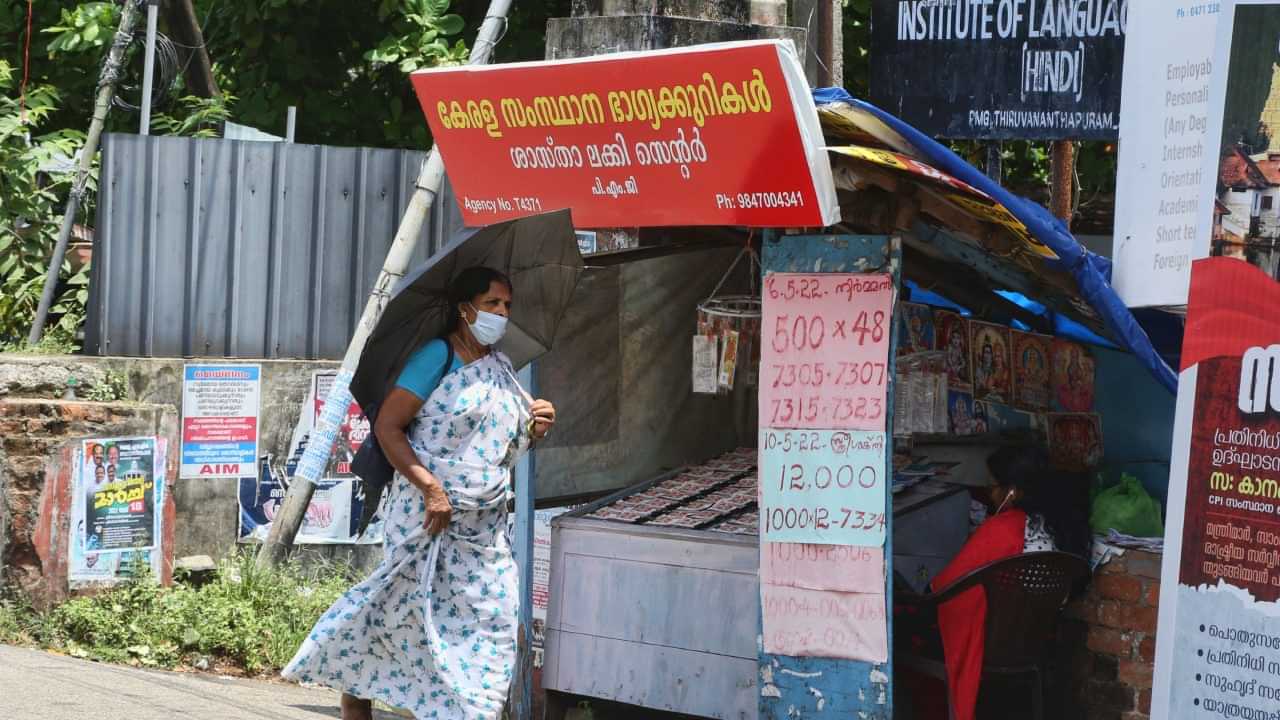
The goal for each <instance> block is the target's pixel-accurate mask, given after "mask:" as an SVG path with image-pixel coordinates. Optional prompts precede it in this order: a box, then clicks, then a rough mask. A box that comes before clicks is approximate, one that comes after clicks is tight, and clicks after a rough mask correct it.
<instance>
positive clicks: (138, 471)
mask: <svg viewBox="0 0 1280 720" xmlns="http://www.w3.org/2000/svg"><path fill="white" fill-rule="evenodd" d="M81 451H82V452H83V454H84V457H85V458H86V461H85V462H84V464H83V466H82V468H81V474H82V475H81V477H82V478H84V480H82V485H83V488H82V492H81V494H80V497H81V499H82V502H83V507H84V547H85V551H86V552H90V553H91V552H96V551H99V550H139V549H146V550H150V549H152V548H154V547H156V545H157V543H158V542H159V540H158V538H159V535H158V527H159V498H160V494H159V491H158V488H157V482H158V480H159V479H160V478H162V476H163V466H160V465H157V463H156V460H157V457H156V439H155V438H128V439H110V440H85V441H84V442H83V444H82V448H81ZM157 470H159V472H158V471H157Z"/></svg>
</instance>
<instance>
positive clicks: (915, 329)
mask: <svg viewBox="0 0 1280 720" xmlns="http://www.w3.org/2000/svg"><path fill="white" fill-rule="evenodd" d="M898 318H899V322H900V323H901V325H899V329H898V354H899V355H910V354H911V353H918V352H927V351H929V350H932V349H933V309H932V308H930V307H929V306H928V305H919V304H916V303H907V302H904V303H899V304H898Z"/></svg>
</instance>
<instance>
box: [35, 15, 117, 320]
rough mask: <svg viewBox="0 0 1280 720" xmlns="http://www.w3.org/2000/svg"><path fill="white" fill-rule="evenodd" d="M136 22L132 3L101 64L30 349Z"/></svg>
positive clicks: (53, 285) (55, 283)
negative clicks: (90, 113) (88, 119)
mask: <svg viewBox="0 0 1280 720" xmlns="http://www.w3.org/2000/svg"><path fill="white" fill-rule="evenodd" d="M137 20H138V7H137V5H136V4H135V3H134V2H132V1H131V0H130V1H129V2H126V3H125V4H124V6H123V7H122V8H121V9H120V26H119V27H118V28H117V29H116V34H115V37H114V38H113V39H112V40H111V48H110V49H109V50H108V51H107V59H106V61H105V62H103V63H102V74H101V75H100V76H99V78H98V97H97V99H96V100H95V101H94V105H93V118H92V119H91V120H90V121H89V132H88V134H86V135H85V139H84V147H83V148H81V149H80V162H79V164H78V165H77V166H76V177H75V180H74V181H73V182H72V183H71V192H70V194H69V195H68V196H67V207H66V209H65V210H63V213H62V225H61V226H59V228H58V240H57V242H56V243H54V246H53V256H52V257H50V258H49V273H48V275H46V276H45V279H44V292H43V293H42V294H41V295H40V306H39V307H38V308H37V309H36V317H35V321H34V322H32V323H31V332H30V333H29V334H28V335H27V344H28V345H35V344H36V343H38V342H40V338H41V337H43V336H44V324H45V321H47V320H48V319H49V308H50V307H51V306H52V305H53V294H54V292H55V291H56V290H57V289H58V275H59V274H61V272H62V259H63V257H65V256H66V254H67V243H68V242H70V240H71V228H72V226H73V225H74V224H75V221H76V213H78V212H79V211H80V201H81V200H82V199H83V198H84V189H85V185H86V184H87V183H88V182H89V171H90V170H92V169H93V158H94V156H95V155H97V154H98V142H99V141H100V140H101V139H102V128H103V126H104V125H105V124H106V122H107V113H109V112H110V111H111V98H112V97H113V96H114V95H115V92H116V81H117V80H118V79H119V78H120V68H121V67H123V66H124V55H125V50H127V49H128V48H129V43H130V42H132V41H133V26H134V23H136V22H137Z"/></svg>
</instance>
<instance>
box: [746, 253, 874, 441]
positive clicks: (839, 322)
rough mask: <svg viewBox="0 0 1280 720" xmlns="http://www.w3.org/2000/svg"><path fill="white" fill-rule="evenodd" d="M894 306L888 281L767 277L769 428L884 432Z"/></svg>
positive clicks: (764, 408) (765, 405)
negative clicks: (842, 429)
mask: <svg viewBox="0 0 1280 720" xmlns="http://www.w3.org/2000/svg"><path fill="white" fill-rule="evenodd" d="M892 306H893V283H892V280H891V278H890V277H889V276H888V275H884V274H871V275H862V274H852V273H815V274H795V273H771V274H769V275H768V276H766V278H765V302H764V313H763V315H764V317H763V321H764V325H763V329H764V343H763V344H764V347H763V357H762V369H763V371H764V373H765V377H764V378H763V382H762V387H761V393H760V412H761V415H762V420H764V422H766V423H767V424H768V425H769V426H770V427H777V428H847V429H857V430H883V429H884V427H885V410H886V408H885V397H886V393H887V391H886V388H887V386H888V377H887V376H888V374H889V365H888V356H889V339H890V330H891V327H892V322H893V316H892V312H891V310H892Z"/></svg>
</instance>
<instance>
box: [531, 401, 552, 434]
mask: <svg viewBox="0 0 1280 720" xmlns="http://www.w3.org/2000/svg"><path fill="white" fill-rule="evenodd" d="M529 411H530V412H531V413H532V414H533V439H534V440H541V439H542V438H544V437H546V436H547V433H549V432H551V426H552V425H555V424H556V406H555V405H552V404H551V402H550V401H549V400H534V401H533V404H532V405H530V406H529Z"/></svg>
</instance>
